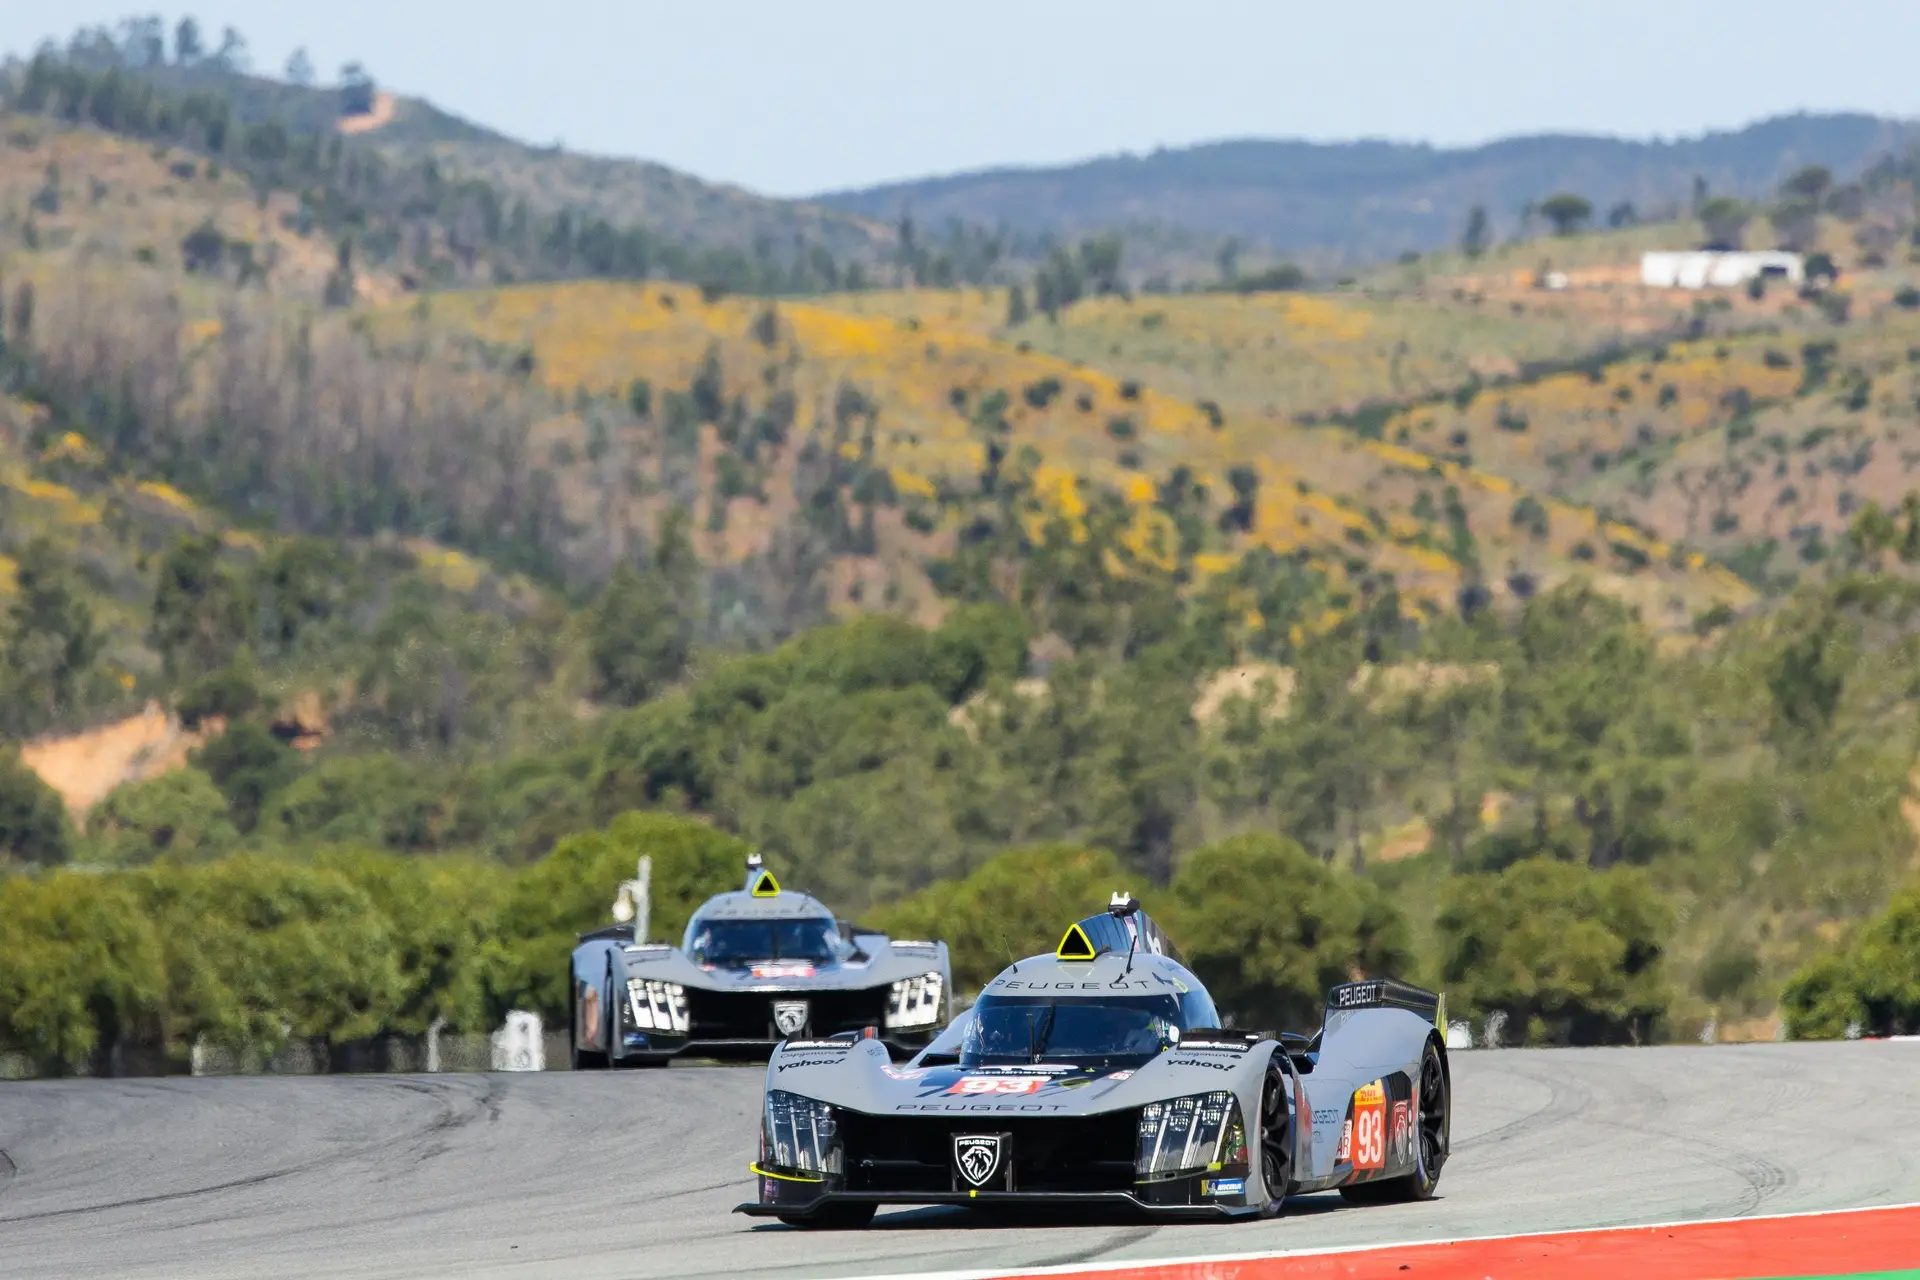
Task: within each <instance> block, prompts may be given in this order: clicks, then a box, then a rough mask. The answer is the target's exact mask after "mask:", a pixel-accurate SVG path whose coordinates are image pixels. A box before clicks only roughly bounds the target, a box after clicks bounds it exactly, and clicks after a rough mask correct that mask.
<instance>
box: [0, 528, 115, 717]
mask: <svg viewBox="0 0 1920 1280" xmlns="http://www.w3.org/2000/svg"><path fill="white" fill-rule="evenodd" d="M0 639H4V644H5V647H4V649H0V729H5V730H8V731H10V732H11V733H12V734H14V735H16V736H19V737H27V736H30V735H32V734H35V733H38V732H40V731H41V730H43V729H46V728H48V727H49V726H51V725H52V724H54V723H55V722H56V721H58V720H59V719H60V718H61V717H62V716H63V715H67V714H71V712H72V711H73V710H74V709H75V708H76V706H77V704H79V703H80V702H81V701H82V700H83V695H84V694H85V693H86V692H87V685H88V683H89V681H88V676H89V675H90V673H91V671H92V668H93V664H94V660H95V659H96V658H97V657H98V656H99V654H100V651H101V649H102V647H103V646H104V642H105V637H104V636H102V635H101V633H100V632H99V631H98V630H97V629H96V628H95V626H94V622H93V611H92V609H90V608H89V607H88V606H87V603H86V601H85V600H84V599H82V598H81V595H80V592H79V588H78V586H77V584H76V583H75V582H74V580H73V576H72V574H71V573H70V572H69V571H68V569H67V566H66V565H65V564H64V563H63V561H62V559H61V557H60V555H59V553H58V552H57V551H56V550H55V548H54V546H53V544H52V543H51V542H49V541H48V540H47V539H45V538H35V539H34V540H33V541H32V542H30V543H28V544H27V546H26V547H25V549H24V550H22V552H21V553H20V558H19V565H18V568H17V571H16V573H15V593H14V598H13V602H12V604H11V606H10V607H9V608H8V610H7V618H6V624H5V628H4V631H0Z"/></svg>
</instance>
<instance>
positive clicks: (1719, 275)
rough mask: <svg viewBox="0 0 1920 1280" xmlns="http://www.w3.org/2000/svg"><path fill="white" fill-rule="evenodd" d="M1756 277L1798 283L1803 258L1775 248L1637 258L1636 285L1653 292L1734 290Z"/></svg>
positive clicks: (1804, 266)
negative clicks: (1637, 278) (1646, 287)
mask: <svg viewBox="0 0 1920 1280" xmlns="http://www.w3.org/2000/svg"><path fill="white" fill-rule="evenodd" d="M1760 276H1769V277H1772V278H1775V279H1780V280H1787V281H1790V282H1792V283H1794V284H1799V283H1801V282H1802V281H1804V280H1805V279H1806V277H1807V264H1806V259H1805V258H1802V257H1801V256H1800V255H1799V254H1797V253H1787V252H1785V251H1783V250H1779V249H1763V250H1758V251H1755V252H1752V253H1746V252H1739V253H1731V252H1718V251H1715V250H1711V249H1700V250H1688V251H1686V252H1683V253H1648V254H1643V255H1642V256H1641V258H1640V283H1641V284H1644V285H1647V286H1650V287H1651V288H1655V289H1737V288H1739V287H1740V286H1741V285H1743V284H1745V283H1747V282H1748V281H1749V280H1752V279H1755V278H1756V277H1760Z"/></svg>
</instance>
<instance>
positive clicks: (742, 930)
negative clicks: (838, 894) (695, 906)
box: [681, 915, 853, 969]
mask: <svg viewBox="0 0 1920 1280" xmlns="http://www.w3.org/2000/svg"><path fill="white" fill-rule="evenodd" d="M681 949H682V950H683V951H685V952H686V955H687V958H688V959H689V960H692V961H693V962H694V963H695V964H698V965H707V966H710V967H712V968H716V969H744V968H747V967H748V966H750V965H754V964H759V963H762V962H765V961H770V960H786V961H805V962H807V963H810V964H819V965H825V964H838V963H840V962H841V961H843V960H845V959H847V957H848V956H850V955H852V953H853V947H852V945H851V944H850V943H849V942H848V941H847V940H846V939H845V938H844V937H843V936H841V932H840V922H839V921H837V920H835V919H834V918H833V917H832V916H824V915H822V916H788V917H784V918H780V917H773V918H767V917H759V918H756V917H751V916H748V917H731V918H728V917H713V916H705V917H703V916H695V917H694V918H693V921H692V922H691V923H690V924H688V926H687V936H686V943H685V945H684V946H683V947H682V948H681Z"/></svg>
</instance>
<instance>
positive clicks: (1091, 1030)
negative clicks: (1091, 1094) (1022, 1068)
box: [960, 996, 1180, 1067]
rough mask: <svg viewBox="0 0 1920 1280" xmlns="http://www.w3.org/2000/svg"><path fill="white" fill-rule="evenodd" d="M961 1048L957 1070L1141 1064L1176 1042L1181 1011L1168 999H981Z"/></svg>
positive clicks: (999, 997) (995, 997)
mask: <svg viewBox="0 0 1920 1280" xmlns="http://www.w3.org/2000/svg"><path fill="white" fill-rule="evenodd" d="M973 1013H974V1016H973V1019H972V1021H971V1024H970V1025H969V1026H968V1028H967V1035H966V1039H965V1040H963V1041H962V1042H961V1045H960V1065H961V1066H963V1067H974V1066H988V1065H993V1064H1006V1063H1030V1062H1039V1061H1041V1060H1043V1059H1044V1060H1045V1061H1048V1062H1086V1061H1100V1062H1105V1061H1110V1060H1112V1059H1116V1058H1129V1059H1134V1060H1137V1061H1141V1062H1144V1061H1146V1060H1147V1059H1148V1058H1151V1057H1153V1056H1154V1055H1155V1054H1158V1053H1160V1052H1161V1051H1162V1050H1165V1049H1168V1048H1171V1047H1172V1046H1173V1044H1174V1043H1175V1042H1176V1041H1177V1040H1178V1039H1179V1038H1180V1021H1179V1019H1180V1006H1179V1004H1178V1002H1177V1001H1175V999H1174V998H1173V997H1172V996H1112V997H1108V998H1105V999H1094V1000H1048V999H1044V998H1037V997H1019V996H983V997H982V998H981V1000H980V1003H978V1004H976V1005H975V1006H974V1007H973Z"/></svg>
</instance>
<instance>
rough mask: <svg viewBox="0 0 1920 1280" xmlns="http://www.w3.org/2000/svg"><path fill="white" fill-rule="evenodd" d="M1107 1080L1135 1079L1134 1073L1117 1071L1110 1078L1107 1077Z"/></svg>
mask: <svg viewBox="0 0 1920 1280" xmlns="http://www.w3.org/2000/svg"><path fill="white" fill-rule="evenodd" d="M1107 1079H1109V1080H1131V1079H1133V1072H1131V1071H1116V1072H1114V1073H1113V1074H1112V1075H1110V1076H1108V1077H1107Z"/></svg>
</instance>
